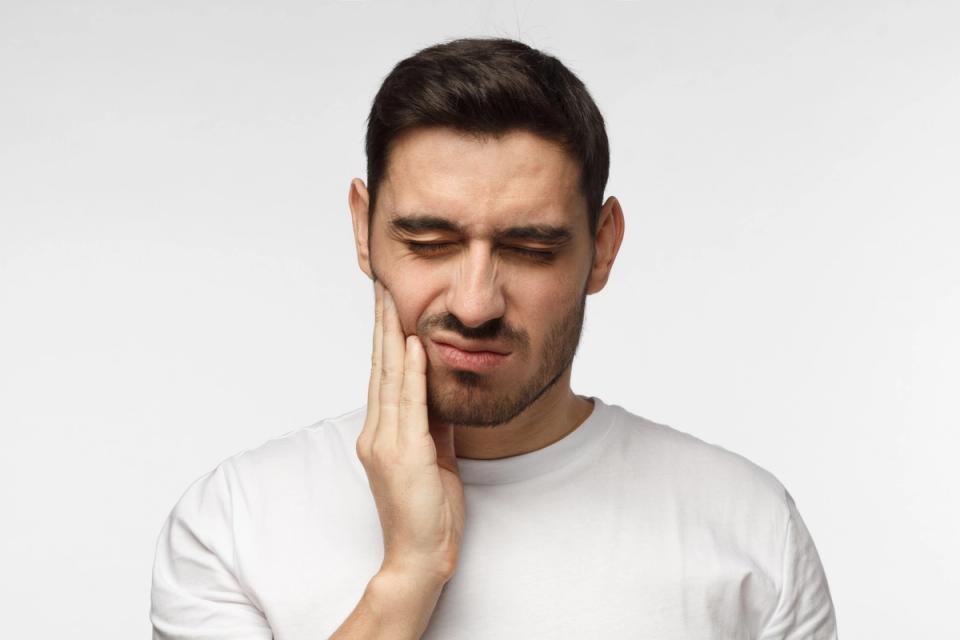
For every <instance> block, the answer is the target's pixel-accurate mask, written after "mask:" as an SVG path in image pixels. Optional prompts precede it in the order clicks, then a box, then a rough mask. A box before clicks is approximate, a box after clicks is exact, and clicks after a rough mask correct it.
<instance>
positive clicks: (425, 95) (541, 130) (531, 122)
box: [366, 38, 610, 235]
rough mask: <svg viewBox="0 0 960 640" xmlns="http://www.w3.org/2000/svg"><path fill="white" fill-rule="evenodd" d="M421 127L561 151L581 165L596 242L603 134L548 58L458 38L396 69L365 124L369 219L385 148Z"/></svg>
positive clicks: (606, 152)
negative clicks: (538, 141) (519, 134)
mask: <svg viewBox="0 0 960 640" xmlns="http://www.w3.org/2000/svg"><path fill="white" fill-rule="evenodd" d="M427 126H447V127H452V128H454V129H457V130H460V131H463V132H466V133H470V134H475V135H478V136H480V137H484V136H490V135H492V136H497V135H500V134H503V133H506V132H507V131H509V130H511V129H525V130H528V131H530V132H532V133H535V134H538V135H540V136H543V137H544V138H547V139H549V140H552V141H555V142H558V143H560V144H561V145H563V147H564V148H565V149H566V150H567V152H568V153H570V154H571V156H572V157H573V158H574V159H575V160H576V161H577V162H578V163H579V165H580V188H581V191H582V192H583V196H584V200H585V201H586V204H587V213H588V223H589V226H590V233H591V234H592V235H596V231H597V220H598V218H599V216H600V208H601V206H602V203H603V190H604V188H605V187H606V184H607V176H608V174H609V171H610V148H609V143H608V142H607V132H606V129H605V127H604V123H603V116H602V115H601V114H600V110H599V109H598V108H597V105H596V103H594V101H593V98H591V97H590V94H589V93H588V92H587V88H586V87H585V86H584V84H583V82H581V81H580V79H579V78H577V76H576V75H574V74H573V72H571V71H570V70H569V69H568V68H567V67H565V66H564V65H563V63H561V62H560V61H559V60H557V59H556V58H554V57H553V56H550V55H547V54H545V53H543V52H541V51H538V50H537V49H534V48H532V47H529V46H527V45H525V44H523V43H521V42H517V41H516V40H509V39H504V38H464V39H460V40H453V41H450V42H446V43H443V44H438V45H434V46H431V47H427V48H426V49H423V50H421V51H419V52H417V53H416V54H414V55H413V56H410V57H409V58H406V59H405V60H401V61H400V62H399V63H397V65H396V66H395V67H394V68H393V70H392V71H391V72H390V74H389V75H388V76H387V77H386V79H384V81H383V84H382V85H381V86H380V90H379V91H378V92H377V95H376V97H375V98H374V99H373V105H372V107H371V108H370V115H369V117H368V119H367V138H366V152H367V188H368V191H369V194H370V209H369V215H370V216H371V218H372V216H373V212H374V210H375V208H376V201H377V189H378V187H379V186H380V182H381V181H382V180H383V178H384V176H385V173H386V170H387V161H388V159H389V154H390V148H391V143H392V142H393V141H394V140H395V139H396V138H397V136H398V135H400V134H401V133H403V132H404V131H407V130H410V129H413V128H416V127H427Z"/></svg>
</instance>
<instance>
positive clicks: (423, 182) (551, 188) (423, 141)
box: [377, 127, 586, 233]
mask: <svg viewBox="0 0 960 640" xmlns="http://www.w3.org/2000/svg"><path fill="white" fill-rule="evenodd" d="M378 202H379V204H378V205H377V208H378V210H380V209H381V207H382V209H383V211H384V212H385V213H386V217H387V218H388V219H389V218H390V217H393V216H394V215H430V216H436V217H441V218H447V219H450V220H453V221H455V222H456V223H457V224H458V225H459V226H461V227H463V228H466V229H468V230H470V231H472V232H476V233H486V232H489V231H491V230H493V229H497V228H504V227H508V226H516V225H521V224H554V225H560V224H565V225H567V226H574V227H576V226H577V224H578V222H580V221H582V223H583V225H584V227H585V228H586V203H585V201H584V199H583V194H582V192H581V190H580V168H579V166H578V165H577V162H576V161H575V160H574V159H573V158H572V157H571V156H570V154H569V153H567V151H566V150H565V149H564V148H563V147H562V146H561V145H560V144H559V143H557V142H554V141H552V140H548V139H546V138H543V137H541V136H538V135H536V134H534V133H531V132H529V131H524V130H513V131H508V132H506V133H504V134H502V135H499V136H489V137H483V138H480V137H477V136H474V135H471V134H467V133H463V132H460V131H456V130H453V129H449V128H442V127H431V128H418V129H414V130H411V131H408V132H405V133H403V134H402V135H401V136H399V137H398V138H397V139H396V140H395V141H394V143H393V145H392V146H391V150H390V156H389V161H388V166H387V172H386V175H385V178H384V180H383V182H382V183H381V185H380V192H379V194H378ZM378 215H379V214H378Z"/></svg>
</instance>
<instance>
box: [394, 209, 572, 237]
mask: <svg viewBox="0 0 960 640" xmlns="http://www.w3.org/2000/svg"><path fill="white" fill-rule="evenodd" d="M390 226H391V227H392V228H393V229H394V230H396V231H401V232H406V233H423V232H425V231H444V232H449V233H459V234H462V233H463V227H461V226H460V225H459V224H457V223H455V222H453V221H451V220H448V219H446V218H442V217H440V216H434V215H398V216H394V217H393V218H391V219H390ZM494 236H495V237H496V238H497V240H526V241H530V242H540V243H543V244H563V243H564V242H567V241H569V240H570V239H572V238H573V233H572V232H571V231H570V229H569V228H567V227H565V226H556V225H552V224H531V225H523V226H519V227H507V228H506V229H497V230H495V232H494Z"/></svg>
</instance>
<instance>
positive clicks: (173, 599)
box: [150, 465, 273, 640]
mask: <svg viewBox="0 0 960 640" xmlns="http://www.w3.org/2000/svg"><path fill="white" fill-rule="evenodd" d="M232 513H233V511H232V506H231V494H230V486H229V481H228V478H227V473H226V471H225V469H224V465H221V466H220V467H217V469H215V470H214V471H212V472H210V473H209V474H207V475H206V476H204V477H202V478H200V479H199V480H198V481H196V482H195V483H194V484H193V485H191V486H190V488H189V489H187V491H186V493H185V494H184V495H183V497H182V498H180V501H179V502H178V503H177V505H176V506H175V507H174V509H173V511H172V512H171V513H170V516H169V517H168V518H167V520H166V522H165V523H164V525H163V529H162V530H161V532H160V537H159V539H158V541H157V550H156V557H155V560H154V565H153V587H152V589H151V594H150V600H151V607H150V621H151V622H152V624H153V638H154V640H201V639H202V640H221V639H223V640H226V639H227V638H229V639H230V640H270V639H271V638H273V633H272V632H271V630H270V625H269V624H267V620H266V618H265V617H264V615H263V612H262V611H261V610H260V609H259V608H258V607H257V605H256V604H255V602H254V601H253V599H252V598H251V597H250V596H249V595H248V594H247V593H245V591H244V588H243V585H242V583H241V580H240V578H239V577H238V571H237V566H236V560H235V555H234V535H233V523H232Z"/></svg>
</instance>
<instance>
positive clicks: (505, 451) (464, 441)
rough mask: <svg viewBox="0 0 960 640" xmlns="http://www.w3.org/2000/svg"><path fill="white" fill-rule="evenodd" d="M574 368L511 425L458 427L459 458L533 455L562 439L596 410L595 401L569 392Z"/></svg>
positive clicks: (457, 447) (455, 433)
mask: <svg viewBox="0 0 960 640" xmlns="http://www.w3.org/2000/svg"><path fill="white" fill-rule="evenodd" d="M570 371H571V367H567V370H566V371H565V372H564V373H563V375H561V376H560V378H559V379H558V380H557V381H556V383H554V384H553V385H552V386H551V387H550V388H549V389H548V390H547V391H545V392H544V393H543V395H541V396H540V397H539V398H537V399H536V400H535V401H534V402H533V403H532V404H531V405H530V406H528V407H527V408H526V409H524V410H523V411H521V412H520V414H519V415H517V416H516V417H514V418H513V419H512V420H510V421H509V422H504V423H503V424H500V425H497V426H495V427H474V426H456V427H454V429H453V435H454V449H455V451H456V454H457V457H458V458H472V459H477V460H493V459H496V458H508V457H510V456H518V455H520V454H523V453H530V452H531V451H536V450H538V449H542V448H544V447H546V446H549V445H551V444H553V443H554V442H557V441H558V440H561V439H563V438H564V437H565V436H566V435H568V434H570V433H571V432H572V431H574V430H575V429H576V428H577V427H579V426H580V425H581V424H583V421H584V420H586V419H587V417H589V415H590V413H591V412H592V411H593V402H592V401H591V400H587V399H586V398H583V397H581V396H578V395H576V394H574V393H573V391H572V390H571V389H570Z"/></svg>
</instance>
